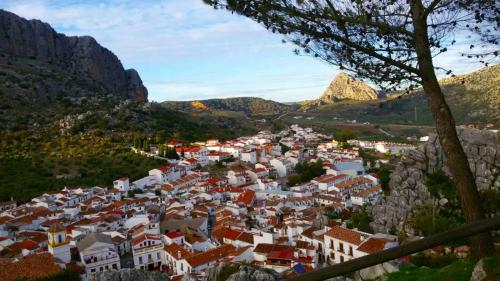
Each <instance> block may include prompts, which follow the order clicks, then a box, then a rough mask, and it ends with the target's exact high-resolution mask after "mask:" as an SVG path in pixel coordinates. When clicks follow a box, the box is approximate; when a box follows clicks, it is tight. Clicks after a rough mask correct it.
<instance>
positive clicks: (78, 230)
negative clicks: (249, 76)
mask: <svg viewBox="0 0 500 281" xmlns="http://www.w3.org/2000/svg"><path fill="white" fill-rule="evenodd" d="M363 147H364V148H370V149H375V150H377V151H379V152H381V153H391V152H392V153H402V152H403V151H404V150H407V149H412V146H411V145H408V144H398V143H385V142H366V141H349V145H348V146H347V147H341V146H340V145H339V143H338V142H337V141H335V140H332V136H327V135H324V134H321V133H317V132H314V131H313V130H312V129H311V128H301V127H299V126H297V125H292V126H290V127H289V128H288V127H287V128H286V129H284V130H282V131H281V132H278V133H272V132H270V131H261V132H259V133H258V134H256V135H254V136H251V137H239V138H237V139H234V140H230V141H223V142H220V141H218V140H217V139H209V140H207V141H206V142H198V143H195V144H191V145H189V146H186V145H184V144H182V143H181V142H177V141H169V142H167V143H165V144H164V145H162V147H161V148H160V147H153V146H151V147H149V146H148V147H147V151H144V150H142V149H138V148H132V149H133V150H134V151H136V152H137V153H142V154H145V156H144V157H159V158H165V150H169V151H174V152H175V154H176V156H177V157H176V158H178V159H169V160H168V164H165V165H163V166H159V167H157V168H155V169H152V170H150V171H148V172H147V175H145V176H144V177H143V178H140V179H137V180H134V181H131V180H130V179H129V178H128V177H121V178H118V179H116V180H115V181H114V182H113V183H112V187H111V186H110V187H109V188H106V187H98V186H96V187H92V188H69V187H64V188H62V189H61V190H58V191H53V192H48V193H45V194H43V195H41V196H38V197H36V198H32V199H31V201H30V202H27V203H25V204H21V205H19V206H18V205H17V204H16V202H14V201H11V202H3V203H1V204H0V257H1V258H8V259H9V260H10V263H2V264H1V265H0V266H1V267H2V271H4V269H5V271H4V272H7V269H6V268H9V270H8V271H9V272H10V273H11V274H13V275H15V274H20V272H23V271H26V270H29V271H31V272H30V273H29V274H31V275H29V276H36V274H37V272H36V271H37V270H38V271H50V270H56V269H57V268H71V269H73V270H75V271H77V272H78V273H80V274H81V278H82V280H87V279H88V278H89V277H90V276H91V275H92V274H94V273H98V272H103V271H108V270H119V269H122V268H135V269H141V270H149V271H161V272H164V273H167V274H169V275H170V276H171V279H172V280H180V279H182V277H184V276H185V275H190V276H191V277H192V278H194V279H196V280H204V278H205V277H206V271H207V270H208V269H209V268H210V267H213V266H214V265H217V264H220V263H229V264H239V263H247V264H255V265H258V266H260V267H264V268H270V269H273V270H275V271H277V272H279V273H281V274H283V275H284V276H288V277H289V276H295V275H297V274H301V273H304V272H308V271H312V270H314V269H317V268H320V267H323V266H325V265H331V264H337V263H342V262H344V261H348V260H351V259H355V258H357V257H361V256H364V255H369V254H372V253H375V252H378V251H382V250H384V249H387V248H390V247H394V246H397V245H398V241H397V237H396V236H395V235H389V234H382V233H375V234H372V233H367V232H364V231H361V230H359V229H356V228H349V227H348V225H347V224H346V222H345V221H343V220H342V216H340V214H345V213H351V212H354V211H356V210H358V209H360V208H363V207H365V206H366V205H370V204H372V203H374V202H375V201H376V200H377V199H378V198H379V197H380V196H381V194H382V187H381V184H380V179H379V175H378V174H377V173H368V172H367V165H365V164H364V162H363V159H362V158H361V157H360V153H359V150H360V149H361V148H363ZM166 163H167V162H166ZM372 164H374V163H372ZM118 176H120V175H118ZM292 178H294V182H293V185H290V183H292V180H291V179H292ZM37 264H38V265H42V264H43V266H33V265H37ZM13 269H14V270H13ZM23 276H26V275H23ZM13 280H14V279H13Z"/></svg>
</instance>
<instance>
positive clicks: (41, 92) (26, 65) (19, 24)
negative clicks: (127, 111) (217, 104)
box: [0, 10, 148, 101]
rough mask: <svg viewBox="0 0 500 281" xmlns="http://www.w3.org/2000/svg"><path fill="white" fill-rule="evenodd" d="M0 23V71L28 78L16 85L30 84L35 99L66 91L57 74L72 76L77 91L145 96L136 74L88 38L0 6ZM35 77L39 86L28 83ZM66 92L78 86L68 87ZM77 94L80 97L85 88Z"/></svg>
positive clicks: (140, 98) (140, 99)
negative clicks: (41, 82) (25, 17)
mask: <svg viewBox="0 0 500 281" xmlns="http://www.w3.org/2000/svg"><path fill="white" fill-rule="evenodd" d="M0 27H1V28H0V38H2V40H1V41H0V52H1V63H2V69H3V70H4V71H3V73H6V75H8V76H9V77H12V76H14V77H17V78H19V79H21V80H26V79H25V78H28V81H25V82H26V83H25V85H24V86H25V87H21V88H22V89H26V88H29V87H31V89H33V90H34V91H31V94H32V96H31V98H34V99H36V101H50V100H51V99H54V98H56V96H57V94H58V93H59V92H60V91H64V90H67V89H65V88H64V86H65V85H64V84H65V83H62V82H66V81H64V79H61V78H68V79H75V80H77V81H75V82H78V84H79V86H80V88H81V90H82V91H85V90H87V91H100V92H106V93H109V94H111V95H113V96H116V97H119V98H122V99H133V100H135V101H147V95H148V93H147V89H146V88H145V87H144V86H143V85H142V81H141V79H140V77H139V75H138V73H137V72H136V71H135V70H133V69H128V70H125V69H124V68H123V65H122V64H121V62H120V60H119V59H118V58H117V57H116V56H115V55H114V54H113V53H112V52H111V51H110V50H108V49H106V48H104V47H102V46H101V45H99V43H97V42H96V40H95V39H94V38H92V37H90V36H81V37H79V36H66V35H64V34H60V33H57V32H56V31H55V30H54V29H52V27H51V26H50V25H49V24H47V23H44V22H42V21H39V20H26V19H24V18H21V17H19V16H17V15H15V14H13V13H10V12H7V11H4V10H0ZM40 78H43V80H44V81H43V86H42V87H37V88H33V87H34V86H38V85H29V82H33V81H37V79H40ZM30 80H31V81H30ZM26 84H27V85H26ZM75 88H76V87H75ZM16 90H20V89H16V88H14V87H9V88H7V89H3V91H4V92H7V94H10V93H12V92H15V91H16ZM21 92H22V94H25V91H21ZM72 92H81V91H78V90H77V89H74V91H72ZM72 94H73V93H72ZM74 94H77V93H74ZM78 94H79V96H85V94H88V93H78ZM18 95H19V94H18Z"/></svg>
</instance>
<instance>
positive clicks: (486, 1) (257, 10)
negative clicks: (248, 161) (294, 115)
mask: <svg viewBox="0 0 500 281" xmlns="http://www.w3.org/2000/svg"><path fill="white" fill-rule="evenodd" d="M205 2H206V3H207V4H209V5H211V6H213V7H214V8H217V9H219V8H222V9H227V10H230V11H231V12H236V13H239V14H242V15H244V16H247V17H249V18H252V19H254V20H256V21H257V22H260V23H262V24H263V25H264V26H265V27H266V28H267V29H269V30H271V31H272V32H277V33H281V34H283V35H285V36H286V38H287V39H288V40H290V41H291V42H292V43H294V44H296V45H297V46H298V48H297V50H296V53H298V54H300V53H305V54H309V55H312V56H314V57H317V58H320V59H322V60H325V61H327V62H328V63H331V64H333V65H336V66H338V67H339V68H340V69H345V70H347V71H349V72H351V73H353V74H354V75H355V77H357V78H361V79H367V80H370V81H372V82H374V83H375V84H377V85H378V86H379V87H380V88H381V89H386V90H397V89H402V88H406V89H407V90H411V89H413V88H414V87H416V86H417V85H419V86H421V87H422V88H423V89H424V91H425V93H426V95H427V101H428V103H429V106H430V109H431V111H432V114H433V117H434V119H435V123H436V131H437V134H438V137H439V141H440V143H441V146H442V147H443V151H444V154H445V156H446V158H447V160H448V161H447V163H448V168H449V170H450V172H451V174H452V176H453V181H454V183H455V186H456V188H457V191H458V194H459V197H460V201H461V205H462V209H463V210H464V214H465V217H466V220H467V222H469V223H470V222H474V221H477V220H481V219H484V218H485V216H484V211H483V209H482V208H481V205H480V199H479V193H478V191H477V187H476V183H475V180H474V177H473V174H472V172H471V170H470V167H469V165H468V161H467V157H466V155H465V153H464V150H463V148H462V146H461V144H460V141H459V139H458V136H457V132H456V126H455V120H454V118H453V116H452V113H451V111H450V108H449V106H448V104H447V103H446V100H445V98H444V95H443V92H442V90H441V87H440V85H439V83H438V80H437V75H438V74H439V73H443V72H444V73H445V74H447V75H453V73H452V71H451V70H448V69H444V68H442V67H439V66H435V65H434V61H433V58H434V57H435V56H438V55H440V54H442V53H445V52H446V51H448V48H450V47H452V46H453V45H457V46H459V45H460V44H467V45H469V44H470V46H469V47H468V48H466V49H467V51H465V52H462V55H463V56H465V57H467V58H476V59H478V60H479V61H480V62H482V63H484V64H485V65H487V64H488V60H491V59H492V58H495V57H497V56H498V54H499V53H498V48H497V47H496V46H497V45H498V43H499V38H500V36H499V28H498V22H499V21H500V20H499V17H498V10H497V8H496V1H494V0H423V1H422V0H380V1H369V0H366V1H364V0H363V1H362V0H353V1H340V0H339V1H333V0H310V1H305V0H205ZM456 34H458V35H459V36H455V35H456ZM471 42H478V43H474V44H471ZM476 50H477V51H476ZM470 241H471V254H472V257H473V258H474V259H478V258H480V257H483V256H485V255H488V254H491V253H492V252H493V249H494V247H493V241H492V239H491V235H490V233H489V232H485V233H482V234H479V235H477V236H474V237H471V239H470Z"/></svg>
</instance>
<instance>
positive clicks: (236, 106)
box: [163, 97, 292, 116]
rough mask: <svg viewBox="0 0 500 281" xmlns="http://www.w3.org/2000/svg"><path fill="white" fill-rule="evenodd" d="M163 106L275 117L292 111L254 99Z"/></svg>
mask: <svg viewBox="0 0 500 281" xmlns="http://www.w3.org/2000/svg"><path fill="white" fill-rule="evenodd" d="M163 105H164V106H165V107H166V108H169V109H173V110H181V111H186V112H191V111H237V112H243V113H245V114H246V115H251V116H258V115H261V116H266V115H276V114H281V113H284V112H287V111H289V110H291V109H292V107H291V106H288V105H286V104H282V103H279V102H275V101H271V100H265V99H261V98H255V97H240V98H227V99H208V100H201V101H198V102H196V103H193V102H190V101H167V102H164V103H163Z"/></svg>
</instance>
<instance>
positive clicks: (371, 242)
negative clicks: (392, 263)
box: [358, 237, 390, 254]
mask: <svg viewBox="0 0 500 281" xmlns="http://www.w3.org/2000/svg"><path fill="white" fill-rule="evenodd" d="M389 242H390V241H389V240H387V239H384V238H377V237H370V238H368V240H366V241H365V242H364V243H363V244H361V245H360V246H359V247H358V250H359V251H361V252H364V253H367V254H373V253H376V252H381V251H383V250H384V248H385V245H386V244H387V243H389Z"/></svg>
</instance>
